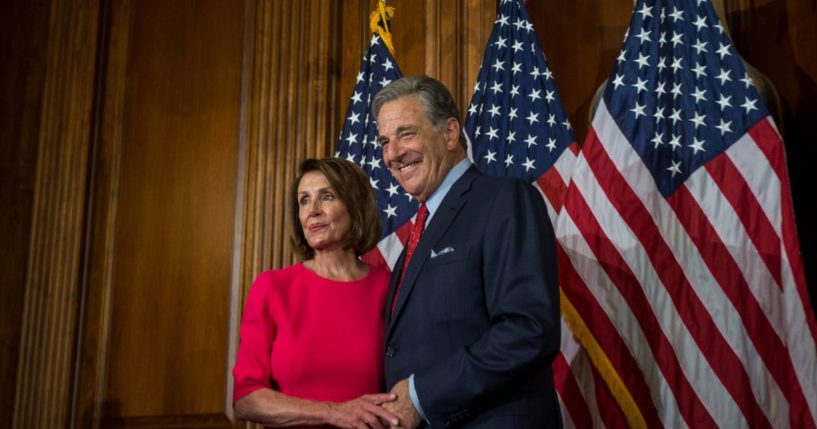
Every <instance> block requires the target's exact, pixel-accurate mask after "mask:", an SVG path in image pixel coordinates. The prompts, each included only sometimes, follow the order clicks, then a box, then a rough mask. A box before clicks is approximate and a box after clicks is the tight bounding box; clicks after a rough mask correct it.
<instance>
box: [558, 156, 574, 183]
mask: <svg viewBox="0 0 817 429" xmlns="http://www.w3.org/2000/svg"><path fill="white" fill-rule="evenodd" d="M575 164H576V154H574V153H573V151H572V150H570V149H568V150H566V151H564V152H562V154H561V155H559V159H557V160H556V162H555V163H554V164H553V167H555V168H556V171H558V172H559V175H560V176H562V181H563V182H564V183H569V182H570V175H571V173H572V172H573V165H575Z"/></svg>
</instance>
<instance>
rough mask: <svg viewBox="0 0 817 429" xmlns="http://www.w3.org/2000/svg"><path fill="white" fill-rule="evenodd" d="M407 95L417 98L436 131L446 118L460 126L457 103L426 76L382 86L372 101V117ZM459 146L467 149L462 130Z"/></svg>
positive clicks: (441, 85)
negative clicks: (388, 104)
mask: <svg viewBox="0 0 817 429" xmlns="http://www.w3.org/2000/svg"><path fill="white" fill-rule="evenodd" d="M408 95H416V96H417V98H418V99H419V100H420V103H422V104H423V107H424V108H425V112H426V116H428V119H429V121H431V123H432V124H434V126H435V127H437V129H438V130H439V129H441V128H442V126H443V125H444V124H445V122H446V121H448V118H454V119H456V120H457V122H459V123H460V124H462V122H461V120H460V111H459V109H457V103H456V102H454V97H452V96H451V93H450V92H448V88H446V87H445V85H443V84H442V83H441V82H440V81H438V80H437V79H434V78H431V77H428V76H426V75H417V76H405V77H402V78H400V79H397V80H395V81H393V82H391V83H389V84H388V85H386V86H384V87H383V88H382V89H381V90H380V91H378V93H377V94H376V95H375V96H374V100H372V113H374V117H375V118H377V115H378V113H380V109H382V108H383V105H384V104H386V103H388V102H390V101H395V100H397V99H398V98H402V97H405V96H408ZM460 144H461V145H462V147H463V148H466V149H467V143H466V141H465V134H464V133H463V131H462V130H460Z"/></svg>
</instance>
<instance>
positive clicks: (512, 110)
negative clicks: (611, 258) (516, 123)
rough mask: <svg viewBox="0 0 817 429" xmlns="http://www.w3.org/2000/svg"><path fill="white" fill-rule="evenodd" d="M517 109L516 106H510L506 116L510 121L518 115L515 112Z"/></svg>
mask: <svg viewBox="0 0 817 429" xmlns="http://www.w3.org/2000/svg"><path fill="white" fill-rule="evenodd" d="M517 110H519V109H518V108H516V107H511V111H510V112H508V117H509V118H510V120H511V121H513V120H514V119H516V118H517V117H519V115H517V114H516V111H517Z"/></svg>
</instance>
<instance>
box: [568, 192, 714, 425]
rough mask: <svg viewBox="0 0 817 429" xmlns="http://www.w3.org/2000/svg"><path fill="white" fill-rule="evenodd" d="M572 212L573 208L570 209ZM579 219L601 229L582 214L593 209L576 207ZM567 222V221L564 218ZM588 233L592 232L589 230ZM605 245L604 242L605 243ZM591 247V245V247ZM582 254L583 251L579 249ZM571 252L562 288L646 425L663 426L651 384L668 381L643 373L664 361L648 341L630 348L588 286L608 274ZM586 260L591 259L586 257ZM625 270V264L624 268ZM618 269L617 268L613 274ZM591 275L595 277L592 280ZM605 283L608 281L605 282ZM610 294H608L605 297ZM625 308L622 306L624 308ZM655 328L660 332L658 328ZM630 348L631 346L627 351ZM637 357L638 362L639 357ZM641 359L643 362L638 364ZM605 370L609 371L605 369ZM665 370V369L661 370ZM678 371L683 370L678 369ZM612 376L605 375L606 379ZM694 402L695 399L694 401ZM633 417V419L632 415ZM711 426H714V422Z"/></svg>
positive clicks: (658, 393)
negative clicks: (649, 348)
mask: <svg viewBox="0 0 817 429" xmlns="http://www.w3.org/2000/svg"><path fill="white" fill-rule="evenodd" d="M566 201H568V202H571V203H575V204H579V203H580V201H581V202H583V200H582V198H581V196H576V197H571V198H568V199H566ZM565 209H566V210H570V208H569V207H566V208H565ZM571 213H572V211H571ZM577 213H578V219H577V221H579V222H582V223H583V224H584V225H588V227H587V229H586V231H592V232H599V231H600V229H597V228H598V224H596V223H595V220H593V219H587V220H583V219H582V218H583V217H592V215H591V212H590V211H577ZM562 217H567V218H569V217H570V215H569V214H568V213H566V212H565V211H563V212H562V213H561V214H560V219H561V218H562ZM563 222H567V221H563ZM568 228H569V226H568V225H562V230H563V231H565V230H567V229H568ZM588 235H589V234H588ZM574 237H575V240H576V241H577V242H576V243H570V244H571V246H570V248H571V249H579V250H585V249H581V248H580V245H579V243H578V241H582V242H583V241H584V239H583V238H581V235H580V234H578V235H576V236H574ZM602 245H603V244H602ZM588 251H589V249H588ZM578 253H579V254H580V256H579V257H578V258H581V252H578ZM567 257H568V255H567V254H565V253H564V252H562V251H561V250H560V261H562V262H561V263H560V265H559V266H560V276H561V279H562V284H569V285H571V287H570V288H562V291H563V292H564V295H565V297H566V299H567V300H568V301H569V302H570V303H571V304H572V306H573V307H575V309H576V311H577V312H578V314H581V315H584V316H583V317H584V318H587V319H588V320H587V324H588V325H589V326H593V331H592V332H590V331H588V334H590V335H592V337H593V340H594V341H595V342H596V343H597V344H599V345H600V346H601V349H602V350H606V351H608V353H607V356H606V357H607V359H608V360H609V361H610V363H611V364H612V368H611V370H612V371H613V372H614V373H616V374H617V377H619V378H620V379H621V381H622V382H623V383H624V385H625V386H626V390H627V391H628V393H627V395H629V396H631V397H632V403H633V404H637V406H638V408H639V410H638V411H639V412H640V414H641V415H642V416H643V417H641V418H642V419H643V420H644V421H645V424H646V427H650V428H652V427H658V426H660V422H661V420H660V419H659V417H658V412H657V410H656V409H655V408H654V407H653V400H652V398H651V396H655V397H660V396H661V394H662V392H661V391H655V392H651V390H650V387H648V386H653V387H656V386H666V385H667V384H666V382H664V381H663V380H660V381H659V380H656V379H655V378H663V375H662V374H653V375H654V377H653V379H651V380H646V379H645V378H644V377H645V376H647V374H649V373H651V370H652V369H655V368H659V367H661V366H662V365H661V363H658V364H657V363H656V362H655V361H654V360H653V359H652V356H650V357H649V358H648V357H646V356H645V355H649V354H650V352H649V351H641V349H642V348H643V345H646V344H647V342H646V341H645V342H644V343H642V344H635V346H636V347H635V349H630V347H629V345H628V344H627V343H625V339H626V336H621V335H620V334H619V331H618V329H617V328H616V326H615V325H614V324H613V322H612V321H611V320H610V319H609V316H608V315H609V314H610V311H609V309H605V308H602V306H601V304H602V303H604V302H606V301H605V300H598V301H597V300H596V299H595V297H594V296H592V293H591V292H590V291H589V290H588V288H587V283H590V284H597V283H602V278H603V277H606V276H607V275H608V274H610V273H607V274H605V273H604V272H602V271H600V272H594V270H595V269H596V268H597V267H587V266H586V265H590V264H582V262H581V261H580V260H579V259H578V258H577V260H574V261H573V264H575V265H576V268H578V269H576V268H574V265H573V264H571V263H570V262H568V261H567ZM587 262H590V261H589V260H587ZM624 270H625V271H626V270H627V269H626V267H625V268H624ZM580 272H581V273H583V274H585V275H588V274H592V277H590V278H589V279H588V282H585V279H583V278H582V275H580ZM616 272H618V270H615V271H614V272H613V273H612V274H613V275H615V273H616ZM590 279H592V281H591V280H590ZM605 283H606V282H605ZM603 298H607V297H603ZM622 310H623V309H622ZM563 311H565V310H564V309H563ZM570 325H571V329H572V330H573V332H574V334H576V335H577V337H578V338H579V339H580V340H581V342H582V345H583V346H584V347H585V348H586V349H587V350H588V351H589V352H590V354H591V358H593V351H594V349H593V346H592V345H591V344H588V342H587V341H586V339H583V338H582V337H581V335H580V333H579V332H578V331H577V329H576V328H577V327H576V326H575V323H571V324H570ZM630 326H631V330H635V329H640V328H639V327H637V325H636V323H635V322H633V323H631V324H630ZM654 332H658V331H657V330H655V331H654ZM628 350H631V351H630V352H628ZM609 351H615V353H610V352H609ZM637 358H640V359H639V362H637V361H636V359H637ZM596 359H597V358H594V363H595V364H596V367H600V364H599V363H598V362H597V361H596ZM639 363H640V364H639ZM603 372H606V371H603ZM662 372H663V371H662ZM675 373H680V371H679V370H677V365H676V371H675ZM607 378H609V377H605V379H607ZM621 393H622V392H618V394H617V395H616V396H617V397H618V398H619V399H618V402H619V404H621V406H622V408H624V409H625V410H626V409H627V408H628V404H627V403H629V402H630V401H626V402H625V403H622V401H623V400H626V399H627V398H622V397H621ZM690 397H694V394H692V395H690ZM691 402H694V401H691ZM630 420H632V419H630ZM710 427H714V424H713V425H711V426H710Z"/></svg>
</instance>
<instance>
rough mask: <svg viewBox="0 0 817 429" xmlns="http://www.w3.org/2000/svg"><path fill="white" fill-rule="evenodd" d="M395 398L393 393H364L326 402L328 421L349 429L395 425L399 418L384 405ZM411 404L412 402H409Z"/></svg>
mask: <svg viewBox="0 0 817 429" xmlns="http://www.w3.org/2000/svg"><path fill="white" fill-rule="evenodd" d="M394 399H395V396H394V394H392V393H377V394H372V395H363V396H361V397H359V398H356V399H352V400H351V401H346V402H340V403H334V402H326V403H325V404H326V405H327V406H328V408H329V415H328V416H327V419H326V420H327V422H328V423H329V424H331V425H332V426H337V427H340V428H348V429H381V428H386V427H390V426H391V427H395V426H394V425H395V424H399V420H397V417H395V415H394V414H392V413H390V412H389V411H388V410H386V409H384V408H383V406H384V405H386V404H388V403H390V401H393V400H394ZM409 405H410V404H409Z"/></svg>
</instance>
